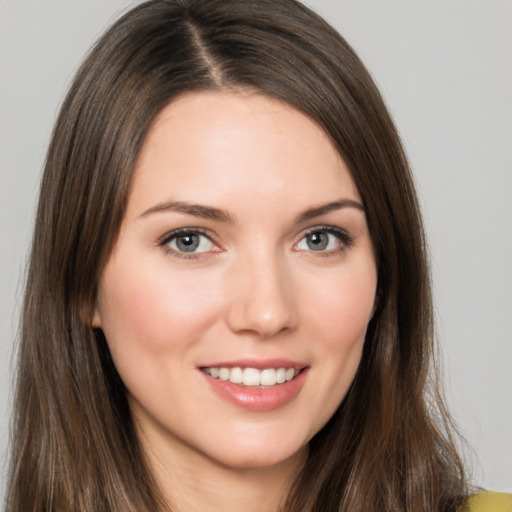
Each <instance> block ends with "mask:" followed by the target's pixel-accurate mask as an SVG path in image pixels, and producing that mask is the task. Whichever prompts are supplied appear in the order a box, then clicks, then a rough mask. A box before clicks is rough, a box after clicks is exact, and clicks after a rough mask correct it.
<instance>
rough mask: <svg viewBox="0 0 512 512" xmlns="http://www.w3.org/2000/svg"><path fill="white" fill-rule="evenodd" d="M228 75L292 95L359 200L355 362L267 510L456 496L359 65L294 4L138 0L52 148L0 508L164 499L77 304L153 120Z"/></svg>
mask: <svg viewBox="0 0 512 512" xmlns="http://www.w3.org/2000/svg"><path fill="white" fill-rule="evenodd" d="M240 89H251V90H256V91H260V92H261V93H263V94H266V95H268V96H270V97H272V98H276V99H279V100H281V101H284V102H286V103H288V104H290V105H292V106H294V107H295V108H297V109H299V110H301V111H303V112H305V113H306V114H307V115H309V116H310V117H311V118H312V119H314V120H315V121H316V122H317V123H318V124H319V125H320V126H321V127H322V128H323V130H324V131H325V132H326V133H327V134H328V136H329V137H330V138H331V139H332V141H333V142H334V144H335V146H336V147H337V149H338V150H339V152H340V154H341V155H342V157H343V158H344V160H345V162H346V163H347V164H348V166H349V168H350V170H351V173H352V176H353V179H354V181H355V183H356V185H357V188H358V190H359V193H360V195H361V197H362V199H363V202H364V206H365V210H366V215H367V220H368V224H369V227H370V231H371V236H372V240H373V244H374V247H375V251H376V257H377V261H378V276H379V277H378V279H379V282H378V294H377V304H376V310H375V313H374V315H373V318H372V320H371V322H370V325H369V327H368V331H367V338H366V341H365V346H364V353H363V358H362V362H361V365H360V368H359V370H358V373H357V375H356V378H355V381H354V383H353V385H352V387H351V389H350V391H349V393H348V395H347V396H346V398H345V400H344V401H343V403H342V404H341V406H340V407H339V409H338V410H337V411H336V413H335V414H334V416H333V417H332V419H331V420H330V421H329V423H328V424H327V425H326V426H325V427H324V428H323V429H322V430H321V431H320V432H319V433H318V434H317V435H316V436H315V437H314V438H313V439H312V441H311V443H310V447H311V449H310V456H309V460H308V462H307V464H306V465H305V467H304V469H303V472H302V474H300V475H299V476H298V478H297V480H296V482H295V483H294V485H293V486H292V488H291V491H290V494H289V496H288V497H287V499H286V502H285V503H283V510H284V511H286V512H299V511H304V512H305V511H308V512H313V511H317V512H320V511H321V512H328V511H341V510H349V511H350V512H357V511H360V512H363V511H364V512H372V511H374V512H376V511H385V510H388V511H391V510H393V511H394V510H401V511H414V512H427V511H428V512H432V511H439V512H441V511H443V512H447V511H450V510H456V509H457V508H458V507H459V505H460V504H461V503H462V502H463V500H464V496H465V495H466V487H465V485H466V484H465V478H464V472H463V468H462V464H461V462H460V460H459V458H458V456H457V452H456V450H455V447H454V444H453V441H452V437H451V432H452V430H451V427H450V421H449V417H448V415H447V413H446V410H445V408H444V406H443V403H442V400H441V395H440V393H439V390H438V387H437V384H436V382H435V376H436V372H435V368H433V366H432V361H433V360H434V357H433V356H434V354H433V326H432V316H433V315H432V303H431V291H430V283H429V275H428V265H427V260H426V247H425V240H424V235H423V229H422V223H421V218H420V213H419V208H418V202H417V199H416V195H415V191H414V186H413V183H412V179H411V175H410V171H409V168H408V164H407V161H406V158H405V156H404V152H403V149H402V146H401V143H400V140H399V137H398V135H397V133H396V130H395V128H394V126H393V123H392V121H391V119H390V116H389V114H388V112H387V110H386V108H385V105H384V103H383V101H382V99H381V96H380V94H379V92H378V91H377V89H376V87H375V85H374V83H373V81H372V79H371V77H370V75H369V73H368V72H367V71H366V69H365V68H364V66H363V65H362V63H361V62H360V60H359V59H358V57H357V56H356V54H355V53H354V51H353V50H352V49H351V48H350V46H349V45H348V44H347V43H346V42H345V40H344V39H343V38H342V37H341V36H340V35H339V34H338V33H337V32H336V31H335V30H334V29H333V28H331V27H330V26H329V25H328V24H327V23H326V22H325V21H323V20H322V19H321V18H320V17H318V16H317V15H316V14H314V13H313V12H311V11H310V10H309V9H308V8H306V7H305V6H303V5H301V4H299V3H297V2H295V1H294V0H153V1H149V2H146V3H143V4H141V5H139V6H138V7H136V8H134V9H133V10H132V11H130V12H129V13H127V14H126V15H124V16H123V17H122V18H121V19H120V20H119V21H117V22H116V23H115V24H114V25H113V26H112V27H111V28H110V29H109V30H108V31H107V32H106V34H105V35H104V36H103V37H102V38H101V39H100V40H99V41H98V43H97V44H96V45H95V46H94V47H93V49H92V50H91V52H90V54H89V56H88V57H87V59H86V60H85V62H84V64H83V65H82V67H81V68H80V69H79V71H78V73H77V75H76V77H75V80H74V82H73V84H72V86H71V88H70V91H69V93H68V95H67V97H66V99H65V101H64V103H63V106H62V109H61V112H60V115H59V118H58V120H57V123H56V126H55V130H54V133H53V138H52V141H51V144H50V147H49V151H48V155H47V161H46V167H45V171H44V175H43V179H42V184H41V192H40V200H39V206H38V210H37V218H36V225H35V232H34V238H33V243H32V253H31V260H30V267H29V272H28V277H27V284H26V294H25V303H24V310H23V317H22V326H21V336H20V340H19V348H18V350H19V365H18V373H17V394H16V398H15V404H14V419H13V440H12V457H11V469H10V480H9V484H8V491H7V498H6V508H7V510H8V511H9V512H36V511H51V510H55V509H56V508H61V509H62V510H64V511H65V512H75V511H77V512H78V511H81V512H85V511H87V512H89V511H92V510H94V511H95V512H97V511H105V512H106V511H109V512H115V511H119V512H121V511H122V512H130V511H133V512H135V511H138V512H140V511H142V510H148V511H150V510H151V511H153V510H158V509H165V505H164V504H163V502H162V500H161V498H160V495H159V492H158V489H157V487H156V485H155V482H154V480H153V478H152V475H151V471H150V469H149V467H148V465H147V463H146V461H145V458H144V453H143V451H142V450H141V448H140V445H139V443H138V440H137V438H136V435H135V431H134V428H133V423H132V420H131V415H130V410H129V407H128V403H127V399H126V393H125V388H124V386H123V383H122V381H121V379H120V377H119V375H118V373H117V371H116V369H115V367H114V365H113V363H112V360H111V358H110V355H109V351H108V348H107V345H106V342H105V339H104V337H103V334H102V332H101V330H99V329H97V330H94V329H93V328H92V327H91V315H92V311H93V309H94V305H95V300H96V293H97V287H98V280H99V276H100V274H101V271H102V269H103V266H104V264H105V262H106V260H107V258H108V257H109V254H110V251H111V249H112V246H113V243H114V241H115V238H116V235H117V233H118V230H119V226H120V223H121V220H122V218H123V214H124V209H125V204H126V198H127V194H128V188H129V185H130V178H131V174H132V171H133V167H134V163H135V160H136V158H137V155H138V153H139V151H140V148H141V145H142V143H143V141H144V138H145V135H146V133H147V131H148V128H149V126H150V124H151V122H152V120H153V119H154V118H155V116H156V115H157V114H158V112H159V111H161V109H162V108H163V107H164V106H165V105H166V104H168V103H169V102H170V101H172V99H173V98H175V97H176V96H177V95H179V94H180V93H183V92H185V91H193V90H240Z"/></svg>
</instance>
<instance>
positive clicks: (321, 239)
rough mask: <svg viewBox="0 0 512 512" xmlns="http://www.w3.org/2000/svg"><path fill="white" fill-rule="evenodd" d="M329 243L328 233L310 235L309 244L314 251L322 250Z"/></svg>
mask: <svg viewBox="0 0 512 512" xmlns="http://www.w3.org/2000/svg"><path fill="white" fill-rule="evenodd" d="M328 243H329V237H328V236H327V234H326V233H322V232H318V233H311V235H309V236H308V246H309V248H310V249H311V250H313V251H322V250H323V249H325V248H326V247H327V245H328Z"/></svg>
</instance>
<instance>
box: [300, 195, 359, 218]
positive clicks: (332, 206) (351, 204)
mask: <svg viewBox="0 0 512 512" xmlns="http://www.w3.org/2000/svg"><path fill="white" fill-rule="evenodd" d="M342 208H356V209H357V210H360V211H362V212H364V206H363V205H362V204H361V203H359V202H357V201H354V200H352V199H340V200H339V201H333V202H332V203H327V204H323V205H320V206H315V207H313V208H310V209H309V210H306V211H305V212H303V213H301V214H300V215H299V216H298V217H297V223H298V224H300V223H301V222H304V221H307V220H310V219H313V218H315V217H320V216H321V215H326V214H328V213H330V212H333V211H336V210H341V209H342Z"/></svg>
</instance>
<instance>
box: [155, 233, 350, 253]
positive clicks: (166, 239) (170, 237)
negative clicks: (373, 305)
mask: <svg viewBox="0 0 512 512" xmlns="http://www.w3.org/2000/svg"><path fill="white" fill-rule="evenodd" d="M315 233H327V234H329V235H334V236H336V237H337V238H338V239H339V240H340V247H337V248H335V249H328V250H320V251H314V250H309V251H308V250H306V251H307V252H310V253H313V254H315V253H316V254H315V255H316V256H323V257H326V256H332V255H335V254H338V253H340V252H343V251H344V250H346V249H347V248H348V247H350V246H351V245H352V244H353V243H354V239H353V238H352V237H351V236H350V235H349V234H348V233H347V232H346V231H345V230H344V229H341V228H338V227H335V226H324V225H320V226H314V227H312V228H310V229H308V230H307V231H305V232H303V233H302V234H301V236H300V239H299V241H298V242H297V243H296V244H295V245H294V248H295V247H297V245H298V244H299V243H301V242H302V241H303V240H305V239H306V237H308V236H310V235H313V234H315ZM186 235H200V236H202V237H205V238H207V239H208V240H209V241H210V242H211V243H212V245H213V246H214V247H217V250H219V249H218V244H217V243H216V242H215V239H214V237H213V236H212V233H211V232H210V231H208V230H205V229H202V228H179V229H175V230H173V231H171V232H169V233H166V234H165V235H164V236H162V237H161V238H160V239H159V240H158V246H159V247H161V248H162V249H163V250H164V251H165V252H166V254H172V255H173V256H175V257H177V258H182V259H197V258H199V257H200V256H201V254H206V253H208V252H216V250H213V251H203V252H199V253H198V252H190V253H186V252H183V251H179V250H176V249H173V248H171V247H169V244H170V243H171V242H172V241H174V240H176V239H177V238H178V237H180V236H186ZM296 250H297V251H298V252H299V251H303V250H304V249H296Z"/></svg>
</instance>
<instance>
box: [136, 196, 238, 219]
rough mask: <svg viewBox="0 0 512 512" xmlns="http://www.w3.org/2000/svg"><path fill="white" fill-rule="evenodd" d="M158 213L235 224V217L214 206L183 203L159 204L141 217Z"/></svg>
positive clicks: (169, 202) (168, 202)
mask: <svg viewBox="0 0 512 512" xmlns="http://www.w3.org/2000/svg"><path fill="white" fill-rule="evenodd" d="M157 212H178V213H186V214H188V215H193V216H194V217H201V218H203V219H210V220H215V221H217V222H230V223H232V222H233V217H232V216H231V215H230V214H229V213H227V212H225V211H224V210H220V209H219V208H214V207H213V206H205V205H201V204H193V203H186V202H183V201H167V202H165V203H159V204H157V205H155V206H153V207H151V208H149V210H146V211H145V212H144V213H143V214H142V215H141V217H145V216H146V215H150V214H152V213H157Z"/></svg>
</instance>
